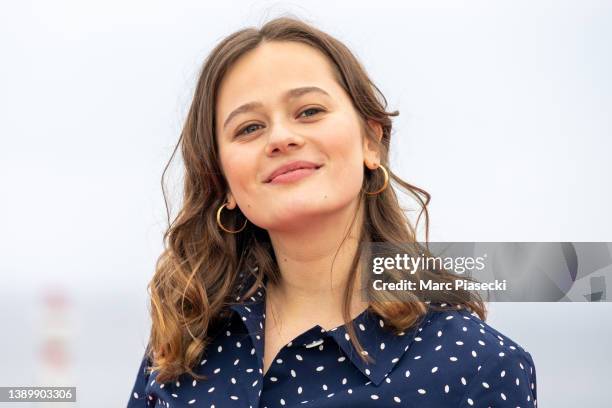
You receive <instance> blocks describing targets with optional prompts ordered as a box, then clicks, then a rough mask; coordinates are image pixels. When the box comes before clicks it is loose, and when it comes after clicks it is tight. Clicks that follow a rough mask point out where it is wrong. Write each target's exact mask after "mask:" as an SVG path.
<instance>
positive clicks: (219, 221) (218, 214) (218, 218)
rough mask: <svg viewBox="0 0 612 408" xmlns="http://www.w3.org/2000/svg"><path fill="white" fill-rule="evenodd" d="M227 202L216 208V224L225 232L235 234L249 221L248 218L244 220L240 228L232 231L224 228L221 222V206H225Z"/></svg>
mask: <svg viewBox="0 0 612 408" xmlns="http://www.w3.org/2000/svg"><path fill="white" fill-rule="evenodd" d="M227 204H228V203H225V204H223V205H222V206H221V207H219V209H218V210H217V225H218V226H219V227H220V228H221V229H222V230H223V231H225V232H229V233H230V234H236V233H238V232H240V231H242V230H243V229H244V228H245V227H246V225H247V222H249V220H244V225H243V226H242V228H240V229H239V230H236V231H232V230H229V229H227V228H225V227H224V226H223V224H221V211H222V210H223V207H225V206H227Z"/></svg>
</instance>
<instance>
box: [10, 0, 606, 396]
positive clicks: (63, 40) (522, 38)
mask: <svg viewBox="0 0 612 408" xmlns="http://www.w3.org/2000/svg"><path fill="white" fill-rule="evenodd" d="M286 13H290V14H291V15H293V16H296V17H299V18H302V19H305V20H306V21H307V22H310V23H313V24H315V25H316V26H318V27H319V28H321V29H323V30H325V31H327V32H329V33H330V34H332V35H334V36H336V37H337V38H339V39H340V40H342V41H344V42H345V44H346V45H348V46H349V48H351V49H352V50H353V51H354V53H355V54H356V55H357V57H358V58H359V59H360V60H361V61H362V63H363V64H364V66H365V67H366V69H367V70H368V72H369V74H370V75H371V77H372V79H373V80H374V82H375V83H376V84H377V86H378V87H379V88H380V89H381V90H382V92H383V93H384V95H385V96H386V98H387V101H388V104H389V105H388V108H389V109H390V110H395V109H397V110H399V111H400V116H399V117H397V118H396V119H395V121H394V130H393V135H392V149H393V150H392V157H391V164H392V168H393V169H394V171H395V172H396V173H398V174H400V175H401V176H402V177H403V178H404V179H405V180H407V181H408V182H410V183H412V184H416V185H417V186H419V187H422V188H424V189H426V190H427V191H428V192H430V193H431V194H432V197H433V198H432V201H431V205H430V212H431V217H432V220H431V221H432V225H431V228H432V229H431V236H430V239H431V240H433V241H436V240H437V241H445V240H446V241H553V242H557V241H603V242H612V230H611V227H612V215H611V214H610V208H612V183H611V182H610V176H611V175H612V160H610V155H611V151H612V149H611V147H612V142H611V137H612V119H611V115H610V112H612V80H611V76H610V72H612V46H611V42H612V41H611V40H612V2H610V1H595V0H588V1H587V0H581V1H578V0H575V1H533V0H532V1H517V0H513V1H456V0H448V1H431V0H427V1H425V0H424V1H402V2H397V1H383V0H379V1H376V2H375V5H373V3H372V2H371V1H355V0H353V1H350V2H348V1H343V2H329V1H319V0H312V1H309V2H306V3H303V2H299V3H298V2H270V1H253V2H241V1H223V2H203V1H182V2H170V1H151V0H149V1H117V0H105V1H76V0H71V1H68V0H57V1H53V2H48V1H37V0H31V1H5V2H2V3H1V5H0V50H1V55H2V57H1V58H2V59H1V60H2V63H1V64H0V118H1V119H0V185H1V200H0V229H1V231H2V234H1V235H0V273H1V278H2V281H1V284H0V321H1V322H2V335H1V336H0V386H35V385H70V386H76V387H77V402H76V403H73V404H66V405H65V406H71V407H75V406H78V407H88V408H89V407H111V406H112V407H120V406H125V404H126V403H127V400H128V398H129V397H130V391H131V388H132V386H133V381H134V379H135V378H136V374H137V369H138V366H139V363H140V360H141V358H142V353H143V351H144V346H145V344H146V341H147V336H148V333H149V328H150V318H149V315H148V313H149V310H148V307H149V306H148V298H147V291H146V285H147V283H148V281H149V279H150V278H151V276H152V274H153V271H154V265H155V261H156V260H157V257H158V256H159V254H160V252H161V250H162V234H163V232H164V228H165V226H166V214H165V207H164V203H163V199H162V194H161V188H160V178H161V173H162V170H163V167H164V165H165V164H166V162H167V160H168V159H169V157H170V154H171V152H172V149H173V147H174V145H175V143H176V141H177V140H178V137H179V133H180V130H181V127H182V122H183V120H184V118H185V115H186V112H187V109H188V107H189V104H190V102H191V97H192V92H193V90H194V86H195V81H196V79H197V74H198V71H199V69H200V68H201V64H202V62H203V60H204V58H205V57H206V55H207V54H208V52H209V51H210V50H211V49H212V47H213V46H214V45H215V44H216V43H217V42H218V41H219V40H220V39H221V38H223V37H224V36H226V35H228V34H230V33H231V32H233V31H235V30H238V29H240V28H243V27H246V26H259V25H261V24H262V23H263V22H265V21H267V20H268V19H270V18H273V17H277V16H279V15H283V14H286ZM173 169H174V170H173V171H171V172H170V179H169V180H170V188H171V189H170V193H171V194H170V195H171V197H174V200H173V201H172V204H173V205H174V206H173V209H174V210H176V205H177V204H178V201H177V200H176V199H177V197H179V196H180V182H179V181H180V173H179V171H178V170H180V166H179V165H177V162H175V165H173ZM171 170H172V169H171ZM402 198H403V199H405V198H406V197H405V196H402ZM406 205H407V206H412V207H414V205H413V203H411V202H409V201H407V202H406ZM608 299H609V297H608ZM611 312H612V303H609V302H607V303H605V302H593V303H495V304H493V303H492V304H490V319H489V323H490V324H491V325H492V326H494V327H495V328H497V329H498V330H499V331H501V332H502V333H504V334H506V335H508V336H509V337H510V338H512V339H513V340H515V341H517V342H518V343H519V344H521V345H522V346H523V347H524V348H525V349H526V350H527V351H529V352H530V353H531V354H532V356H533V358H534V360H535V364H536V369H537V379H538V397H539V398H538V403H539V404H538V406H543V407H544V406H551V407H576V406H597V407H601V406H604V405H605V403H604V402H607V401H609V396H608V395H607V394H608V388H609V384H611V383H612V375H611V374H610V363H611V362H612V351H611V349H610V348H609V347H608V344H609V342H610V338H611V337H612V336H611V335H612V324H611V323H612V318H611V316H612V313H611ZM9 405H10V404H8V403H0V407H5V406H7V407H8V406H9ZM43 405H44V404H41V403H38V404H30V406H37V407H39V406H43ZM49 405H50V406H53V407H58V406H60V405H59V404H49ZM18 406H20V407H26V406H28V404H27V403H21V404H18Z"/></svg>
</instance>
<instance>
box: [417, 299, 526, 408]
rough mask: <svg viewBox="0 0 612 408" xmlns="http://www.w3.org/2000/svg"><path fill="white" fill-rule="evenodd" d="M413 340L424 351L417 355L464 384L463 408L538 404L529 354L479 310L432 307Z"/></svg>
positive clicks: (462, 392) (455, 380)
mask: <svg viewBox="0 0 612 408" xmlns="http://www.w3.org/2000/svg"><path fill="white" fill-rule="evenodd" d="M414 341H415V343H413V346H414V347H415V348H416V349H417V350H420V351H423V353H421V352H420V351H419V354H425V355H427V356H429V357H430V358H431V359H432V360H433V361H431V364H435V365H436V366H438V365H440V366H443V367H445V368H446V369H447V370H448V373H449V374H450V376H451V377H452V378H450V379H449V380H450V381H453V382H455V384H457V383H458V384H460V390H461V398H460V401H461V402H460V403H461V404H462V405H461V406H462V407H463V406H465V407H470V406H485V407H486V406H499V405H501V406H513V407H515V406H521V407H523V406H536V404H537V401H536V396H537V390H536V371H535V364H534V361H533V358H532V356H531V354H530V353H529V352H528V351H527V350H526V349H525V348H524V347H523V346H522V345H520V344H519V343H517V342H516V341H514V340H513V339H512V338H511V337H509V335H507V334H503V333H501V332H500V331H498V330H497V329H495V328H494V327H492V326H490V325H489V324H488V323H486V322H484V321H483V320H481V319H480V317H479V316H478V315H477V314H476V313H473V312H470V311H469V310H467V309H465V308H460V309H447V310H442V311H439V310H430V312H429V313H428V314H427V316H426V317H425V321H424V322H423V324H422V325H421V327H420V328H419V330H418V331H417V333H416V337H415V338H414ZM430 348H431V350H428V349H430ZM453 366H454V367H455V368H453ZM454 377H457V378H454ZM445 388H448V387H445ZM511 404H513V405H511Z"/></svg>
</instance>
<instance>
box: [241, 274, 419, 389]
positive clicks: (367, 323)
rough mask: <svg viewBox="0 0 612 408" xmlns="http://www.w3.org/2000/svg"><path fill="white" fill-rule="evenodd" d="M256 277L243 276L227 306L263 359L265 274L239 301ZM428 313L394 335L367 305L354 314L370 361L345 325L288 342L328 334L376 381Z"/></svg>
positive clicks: (304, 342)
mask: <svg viewBox="0 0 612 408" xmlns="http://www.w3.org/2000/svg"><path fill="white" fill-rule="evenodd" d="M241 276H242V275H241ZM255 281H256V278H255V276H254V275H252V274H249V275H248V276H247V277H243V279H242V282H243V283H242V284H241V285H239V288H238V293H239V296H237V297H236V299H235V300H236V303H235V304H232V305H231V306H230V309H231V310H233V311H234V312H236V313H237V314H238V316H240V318H241V320H242V322H243V323H244V325H245V326H246V327H247V329H248V331H249V334H250V336H251V338H252V339H253V344H254V349H255V352H257V354H258V356H260V358H261V359H263V345H264V324H265V284H266V282H267V278H264V281H263V284H260V285H258V287H257V290H256V292H255V294H254V295H252V296H250V297H249V298H248V299H245V300H243V301H242V302H241V301H240V299H242V298H243V297H244V295H245V294H246V292H247V291H248V289H249V288H250V287H251V286H252V285H253V284H254V282H255ZM429 315H430V313H428V314H427V315H426V316H424V317H423V318H422V319H420V320H419V322H418V323H417V324H415V325H413V326H412V327H411V328H409V329H408V330H405V331H403V332H401V333H399V334H397V335H396V334H395V333H393V331H392V330H390V328H389V327H388V326H387V324H386V323H385V322H384V321H383V319H382V318H381V317H380V316H379V315H378V314H376V313H375V312H374V311H373V310H371V309H370V308H368V309H366V310H365V311H364V312H362V313H361V314H360V315H359V316H357V317H356V318H355V319H354V320H353V326H354V329H355V334H356V336H357V340H359V343H360V344H361V346H362V348H363V349H364V352H366V353H367V355H368V356H370V357H372V359H373V361H372V362H370V363H368V362H366V361H364V360H362V359H361V358H360V357H359V355H358V351H357V349H356V348H355V347H354V346H353V343H352V342H351V341H350V336H349V333H348V331H347V330H346V327H345V326H344V325H341V326H338V327H335V328H333V329H330V330H325V329H324V328H323V327H321V326H318V325H316V326H314V327H313V328H311V329H310V330H308V331H307V332H304V333H302V334H301V335H299V336H298V337H296V338H295V339H293V341H292V342H291V343H289V344H288V346H291V347H315V346H317V345H318V344H317V343H320V342H319V340H322V339H323V338H324V337H326V336H327V337H331V338H333V339H334V340H335V341H336V343H337V344H338V345H339V346H340V348H342V350H343V351H344V354H345V355H346V356H347V357H348V359H349V360H350V361H351V363H352V364H353V365H354V366H355V367H356V368H357V369H359V371H361V372H362V373H363V375H365V376H366V377H367V378H369V380H370V381H372V383H374V384H375V385H379V384H380V383H382V382H383V381H384V379H385V377H387V375H388V374H389V373H390V372H391V371H392V370H393V368H394V367H395V365H396V364H397V363H398V362H399V361H400V360H401V358H402V356H403V355H404V354H405V353H406V352H407V351H408V349H409V348H410V345H411V343H412V342H413V341H414V338H415V336H416V334H417V332H419V331H421V330H422V329H423V328H422V326H423V323H424V322H426V321H427V318H428V317H429Z"/></svg>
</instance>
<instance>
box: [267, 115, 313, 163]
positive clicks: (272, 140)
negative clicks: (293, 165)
mask: <svg viewBox="0 0 612 408" xmlns="http://www.w3.org/2000/svg"><path fill="white" fill-rule="evenodd" d="M303 144H304V138H303V137H301V136H300V135H299V134H296V133H295V132H294V131H292V130H291V129H289V128H288V127H286V126H283V125H282V124H280V122H277V123H276V124H274V125H273V127H272V128H271V130H270V132H268V143H267V144H266V148H265V151H266V154H267V155H268V156H274V155H276V154H279V153H287V152H289V151H291V150H295V149H299V148H300V147H301V146H302V145H303Z"/></svg>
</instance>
